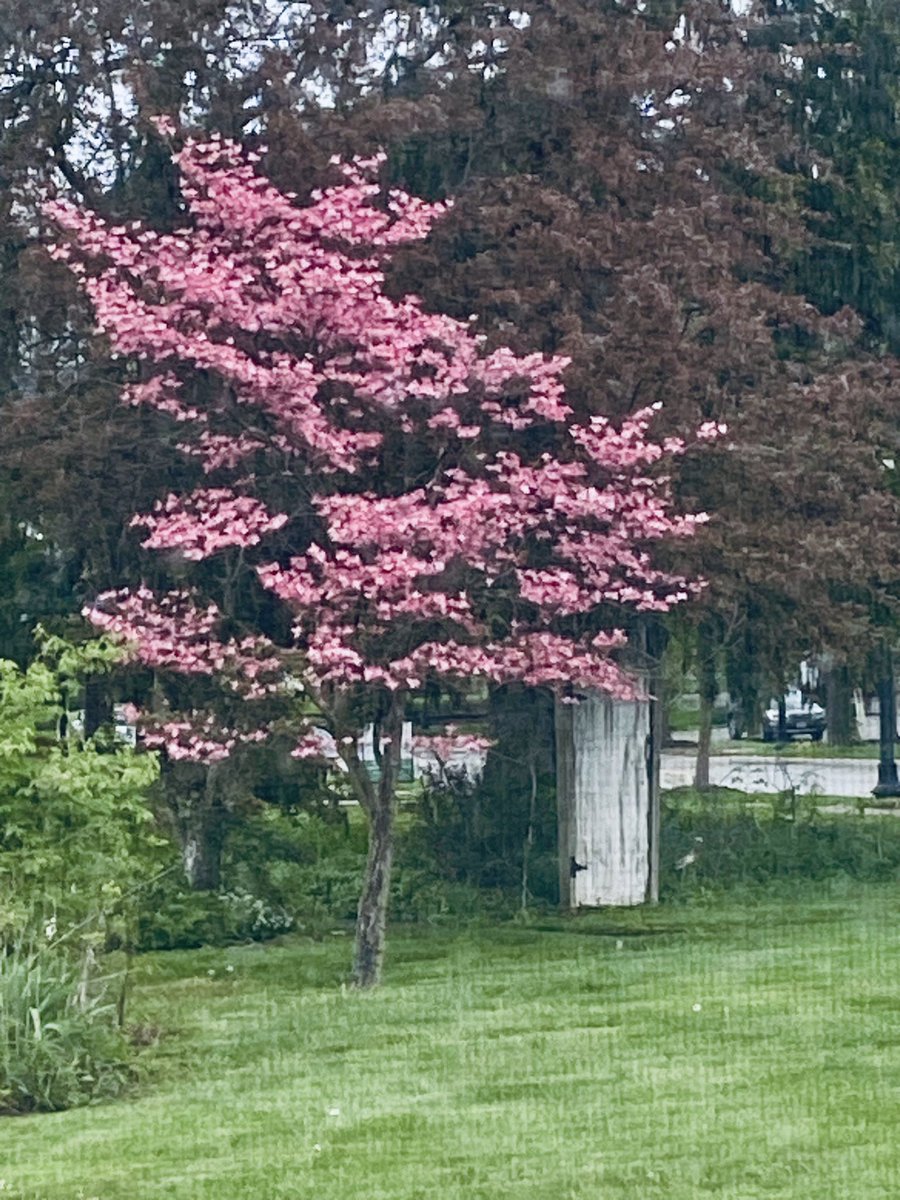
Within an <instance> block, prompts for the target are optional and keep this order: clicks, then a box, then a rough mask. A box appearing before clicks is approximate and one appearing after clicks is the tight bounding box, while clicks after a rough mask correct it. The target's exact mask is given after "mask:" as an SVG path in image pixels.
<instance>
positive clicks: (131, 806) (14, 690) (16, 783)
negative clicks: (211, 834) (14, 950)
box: [0, 637, 165, 936]
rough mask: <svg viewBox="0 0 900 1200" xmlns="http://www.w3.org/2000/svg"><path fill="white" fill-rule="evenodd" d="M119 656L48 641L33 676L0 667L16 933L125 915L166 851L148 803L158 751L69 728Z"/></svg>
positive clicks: (2, 875)
mask: <svg viewBox="0 0 900 1200" xmlns="http://www.w3.org/2000/svg"><path fill="white" fill-rule="evenodd" d="M119 656H120V651H117V650H116V649H115V648H113V647H111V646H109V645H108V644H107V643H105V642H103V641H102V640H97V641H92V642H86V643H84V644H83V645H80V646H72V645H69V644H68V643H66V642H63V641H61V640H60V639H58V638H47V637H45V638H43V640H42V643H41V657H40V658H39V659H38V660H37V661H36V662H34V663H32V664H31V665H30V666H29V667H28V669H27V670H25V671H23V670H21V669H20V668H19V667H18V666H16V664H15V663H12V662H7V661H4V660H0V829H2V838H0V880H2V895H0V927H5V928H6V929H7V931H8V932H11V933H12V935H13V936H18V935H19V933H20V931H21V929H22V928H24V927H25V925H26V924H27V923H29V922H33V923H34V924H35V925H38V926H40V924H42V923H43V921H44V920H51V919H52V920H53V921H55V922H56V924H57V925H58V927H59V929H60V931H61V932H62V930H63V929H65V928H73V927H76V926H78V927H80V926H82V925H83V924H84V922H85V919H86V918H87V917H88V916H90V915H91V914H98V913H101V912H105V911H109V910H112V909H114V908H118V909H120V910H121V909H122V908H123V902H124V898H125V897H127V896H129V895H130V894H131V893H132V891H133V890H134V889H135V887H136V886H137V885H138V884H139V883H140V881H141V880H142V879H146V878H149V877H150V876H152V875H153V874H154V872H155V871H156V870H158V867H159V860H160V853H161V850H162V848H163V847H164V845H165V844H164V843H163V842H162V841H161V839H160V838H158V837H156V836H155V835H154V833H153V821H152V813H151V811H150V809H149V807H148V805H147V804H146V802H145V796H146V793H147V789H148V788H149V786H150V784H151V783H152V781H153V780H154V778H155V777H156V773H157V763H156V759H155V756H153V755H146V754H137V753H135V751H134V750H132V749H131V748H129V747H128V746H126V745H124V744H122V743H119V742H114V741H112V742H111V741H109V740H107V741H105V742H104V740H103V738H102V737H100V736H98V737H97V738H90V739H84V738H82V737H80V736H78V735H77V734H75V733H74V732H73V731H72V729H71V725H69V726H68V731H67V732H64V731H65V730H66V721H65V716H66V710H67V705H68V704H69V703H77V698H78V696H79V694H80V687H81V686H82V684H83V680H84V677H85V676H86V675H87V674H89V673H92V672H93V673H94V674H99V673H101V672H102V671H103V670H106V669H109V668H110V667H111V665H112V664H113V663H115V662H116V661H117V658H118V657H119ZM0 935H2V928H0Z"/></svg>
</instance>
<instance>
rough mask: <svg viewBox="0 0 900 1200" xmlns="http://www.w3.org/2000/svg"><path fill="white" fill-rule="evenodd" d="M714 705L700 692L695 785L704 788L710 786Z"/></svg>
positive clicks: (700, 788)
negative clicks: (710, 754)
mask: <svg viewBox="0 0 900 1200" xmlns="http://www.w3.org/2000/svg"><path fill="white" fill-rule="evenodd" d="M712 718H713V706H712V704H711V703H710V702H709V700H708V699H707V697H706V696H705V695H704V694H703V693H702V692H701V693H700V719H699V730H698V733H697V760H696V762H695V764H694V787H695V788H697V789H698V790H701V791H702V790H703V789H704V788H708V787H709V753H710V749H711V747H712Z"/></svg>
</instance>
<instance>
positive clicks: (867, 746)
mask: <svg viewBox="0 0 900 1200" xmlns="http://www.w3.org/2000/svg"><path fill="white" fill-rule="evenodd" d="M711 753H712V754H742V755H743V754H764V755H765V756H766V757H767V758H771V757H772V756H773V755H774V756H777V757H779V758H802V759H805V758H859V759H876V760H877V758H878V754H879V751H878V743H877V742H854V743H853V744H852V745H850V746H832V745H829V743H828V742H811V741H809V740H806V741H791V742H778V743H776V742H763V741H761V740H760V739H758V738H741V739H740V740H738V741H735V740H734V739H733V738H730V739H729V740H728V741H725V742H714V743H713V745H712V747H711Z"/></svg>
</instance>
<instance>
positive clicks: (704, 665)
mask: <svg viewBox="0 0 900 1200" xmlns="http://www.w3.org/2000/svg"><path fill="white" fill-rule="evenodd" d="M697 674H698V682H699V685H700V724H699V733H698V737H697V763H696V766H695V768H694V787H695V788H708V787H709V752H710V747H711V745H712V722H713V709H714V708H715V704H716V696H717V695H718V678H717V672H716V644H715V639H714V638H713V636H712V631H711V630H710V628H709V626H708V625H707V624H706V623H705V622H701V625H700V628H699V629H698V631H697Z"/></svg>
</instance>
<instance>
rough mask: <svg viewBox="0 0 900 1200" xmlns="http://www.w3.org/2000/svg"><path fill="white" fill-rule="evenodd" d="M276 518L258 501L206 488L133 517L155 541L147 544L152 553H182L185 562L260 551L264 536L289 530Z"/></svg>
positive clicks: (170, 498) (284, 518)
mask: <svg viewBox="0 0 900 1200" xmlns="http://www.w3.org/2000/svg"><path fill="white" fill-rule="evenodd" d="M287 520H288V518H287V516H286V515H285V514H284V513H278V514H276V515H275V516H273V515H272V514H271V513H269V512H268V510H267V509H266V506H265V505H264V504H263V503H261V501H259V500H257V499H255V498H254V497H253V496H238V495H236V494H235V493H234V492H233V491H231V489H230V488H205V489H199V490H197V491H194V492H191V493H190V494H189V495H187V496H176V495H175V494H174V493H172V494H170V495H168V496H167V497H166V498H165V500H158V501H157V502H156V504H155V506H154V508H153V512H152V513H148V514H143V515H141V514H139V515H137V516H135V517H132V519H131V524H132V525H137V526H143V527H144V528H145V529H147V530H149V531H150V536H149V537H148V538H146V539H145V540H144V541H143V542H141V545H142V546H146V547H147V548H148V549H151V550H180V551H181V553H182V555H183V556H184V557H185V558H189V559H194V560H199V559H202V558H209V556H210V555H212V554H215V553H216V552H217V551H219V550H223V549H225V548H226V547H228V546H255V545H256V544H257V543H258V542H260V541H261V540H262V538H263V536H264V535H265V534H267V533H271V532H273V530H276V529H280V528H281V527H282V525H285V524H287Z"/></svg>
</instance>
